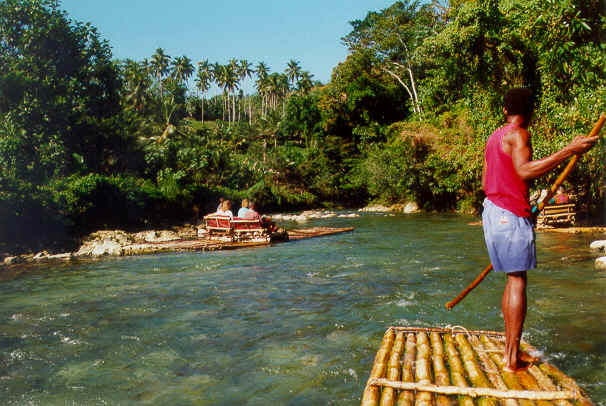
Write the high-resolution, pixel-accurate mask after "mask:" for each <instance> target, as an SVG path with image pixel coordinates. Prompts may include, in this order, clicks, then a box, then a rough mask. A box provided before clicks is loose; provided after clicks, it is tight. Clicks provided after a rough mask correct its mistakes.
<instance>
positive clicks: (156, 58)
mask: <svg viewBox="0 0 606 406" xmlns="http://www.w3.org/2000/svg"><path fill="white" fill-rule="evenodd" d="M169 63H170V56H168V55H166V54H165V53H164V50H163V49H162V48H158V49H156V53H155V54H153V55H152V60H151V64H150V65H151V67H152V70H153V72H154V76H156V80H157V81H158V83H159V84H160V95H162V78H163V77H164V76H165V75H166V74H167V73H168V65H169Z"/></svg>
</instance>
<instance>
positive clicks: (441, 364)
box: [429, 331, 517, 406]
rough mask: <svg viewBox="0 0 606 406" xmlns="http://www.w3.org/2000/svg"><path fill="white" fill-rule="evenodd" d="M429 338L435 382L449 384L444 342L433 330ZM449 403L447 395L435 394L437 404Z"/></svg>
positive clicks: (446, 404) (445, 404) (444, 405)
mask: <svg viewBox="0 0 606 406" xmlns="http://www.w3.org/2000/svg"><path fill="white" fill-rule="evenodd" d="M429 339H430V341H431V350H432V353H433V373H434V376H435V382H436V384H437V385H439V386H450V377H449V375H448V368H446V362H445V360H444V343H443V342H442V338H441V337H440V334H439V333H437V332H435V331H434V332H433V333H431V334H430V335H429ZM451 404H452V401H451V400H450V398H449V397H448V396H444V395H438V396H436V405H437V406H451ZM512 406H514V405H512ZM515 406H517V405H515Z"/></svg>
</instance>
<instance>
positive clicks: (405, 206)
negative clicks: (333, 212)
mask: <svg viewBox="0 0 606 406" xmlns="http://www.w3.org/2000/svg"><path fill="white" fill-rule="evenodd" d="M358 211H360V212H366V213H391V212H397V213H404V214H411V213H418V212H420V211H421V210H420V209H419V205H418V204H417V203H416V202H407V203H396V204H393V205H391V206H383V205H381V204H373V205H371V206H366V207H363V208H361V209H358Z"/></svg>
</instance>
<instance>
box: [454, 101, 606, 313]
mask: <svg viewBox="0 0 606 406" xmlns="http://www.w3.org/2000/svg"><path fill="white" fill-rule="evenodd" d="M605 120H606V115H604V113H602V114H601V115H600V118H599V119H598V121H597V122H596V123H595V125H594V126H593V129H592V130H591V132H590V133H589V135H588V137H593V136H595V135H597V133H599V132H600V130H601V129H602V126H603V125H604V121H605ZM578 160H579V155H578V154H576V155H573V157H572V158H571V159H570V161H569V162H568V164H567V165H566V167H565V168H564V170H563V171H562V173H561V174H560V176H558V178H557V179H556V181H555V182H554V183H553V185H552V186H551V188H550V189H549V192H548V193H547V196H545V198H544V199H543V200H542V201H541V202H540V203H539V204H538V205H535V206H534V207H533V208H532V214H534V215H538V214H539V213H540V212H541V210H543V208H544V207H545V203H546V202H548V201H549V199H551V197H552V196H553V195H554V194H555V192H556V190H557V189H558V187H559V186H560V185H561V184H562V183H564V180H565V179H566V177H567V176H568V174H569V173H570V172H571V171H572V168H574V166H575V165H576V163H577V161H578ZM491 270H492V264H489V265H488V266H487V267H486V268H484V270H483V271H482V273H481V274H480V275H478V277H477V278H476V279H475V280H474V281H473V282H471V283H470V284H469V286H467V287H466V288H465V289H464V290H463V291H462V292H461V293H459V295H458V296H457V297H455V298H454V299H453V300H451V301H450V302H448V303H446V305H445V306H446V308H447V309H448V310H450V309H452V308H453V307H455V306H456V305H457V303H459V302H460V301H461V300H463V299H464V298H465V296H467V294H468V293H469V292H471V291H472V290H473V289H474V288H475V287H476V286H478V285H479V284H480V282H482V280H483V279H484V278H485V277H486V275H488V273H489V272H490V271H491Z"/></svg>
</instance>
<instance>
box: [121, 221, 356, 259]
mask: <svg viewBox="0 0 606 406" xmlns="http://www.w3.org/2000/svg"><path fill="white" fill-rule="evenodd" d="M353 229H354V228H353V227H311V228H306V229H297V230H289V231H288V232H287V233H288V238H284V239H280V240H274V241H217V240H211V239H204V238H197V239H192V240H176V241H167V242H157V243H139V244H131V245H127V246H125V247H124V248H123V252H124V254H123V255H140V254H155V253H161V252H186V251H190V252H191V251H221V250H234V249H239V248H251V247H264V246H268V245H270V244H273V243H280V242H288V241H296V240H302V239H307V238H314V237H322V236H326V235H333V234H340V233H345V232H349V231H353Z"/></svg>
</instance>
